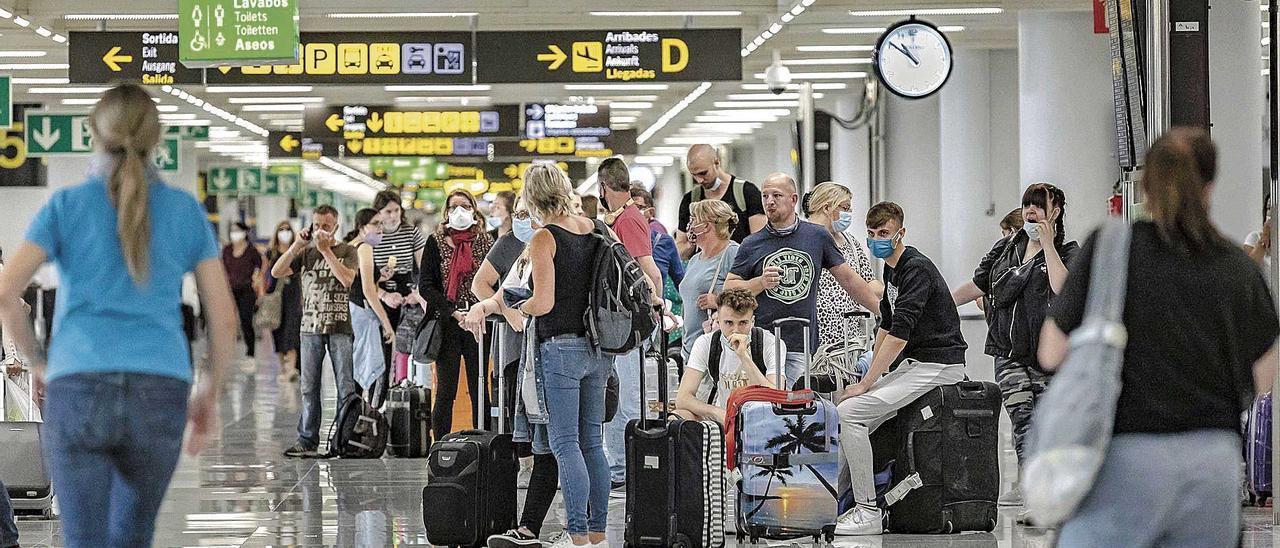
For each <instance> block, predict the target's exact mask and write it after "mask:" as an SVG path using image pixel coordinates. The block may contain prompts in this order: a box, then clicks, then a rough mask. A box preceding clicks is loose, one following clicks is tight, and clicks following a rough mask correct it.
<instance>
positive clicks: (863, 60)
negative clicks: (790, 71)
mask: <svg viewBox="0 0 1280 548" xmlns="http://www.w3.org/2000/svg"><path fill="white" fill-rule="evenodd" d="M782 64H784V65H792V66H808V65H869V64H871V58H870V57H842V58H832V59H783V60H782Z"/></svg>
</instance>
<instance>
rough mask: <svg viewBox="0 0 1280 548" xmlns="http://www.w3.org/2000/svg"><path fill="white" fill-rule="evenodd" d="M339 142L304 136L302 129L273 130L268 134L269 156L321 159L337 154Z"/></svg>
mask: <svg viewBox="0 0 1280 548" xmlns="http://www.w3.org/2000/svg"><path fill="white" fill-rule="evenodd" d="M337 155H338V146H337V142H336V141H335V142H328V143H325V142H318V141H313V140H312V139H311V138H309V137H303V136H302V132H300V131H272V132H270V133H269V134H268V135H267V157H268V158H301V159H303V160H319V159H320V157H321V156H337Z"/></svg>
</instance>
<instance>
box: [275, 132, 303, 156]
mask: <svg viewBox="0 0 1280 548" xmlns="http://www.w3.org/2000/svg"><path fill="white" fill-rule="evenodd" d="M300 144H302V143H300V142H298V140H297V139H295V138H294V137H293V135H290V134H287V133H286V134H285V136H284V138H282V139H280V149H281V150H283V151H285V152H293V149H295V148H298V145H300Z"/></svg>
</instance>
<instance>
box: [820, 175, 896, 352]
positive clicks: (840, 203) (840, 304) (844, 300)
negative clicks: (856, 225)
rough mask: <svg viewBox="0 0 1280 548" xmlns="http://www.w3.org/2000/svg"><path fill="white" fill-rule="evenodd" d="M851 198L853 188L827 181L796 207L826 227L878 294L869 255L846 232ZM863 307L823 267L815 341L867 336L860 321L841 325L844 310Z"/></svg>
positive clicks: (881, 289)
mask: <svg viewBox="0 0 1280 548" xmlns="http://www.w3.org/2000/svg"><path fill="white" fill-rule="evenodd" d="M852 201H853V192H850V191H849V189H848V188H847V187H845V186H844V185H841V184H837V183H833V182H830V181H828V182H825V183H822V184H820V185H818V186H816V187H814V189H813V191H811V192H809V194H808V195H806V196H805V199H804V200H802V201H801V204H800V206H801V207H800V208H801V209H802V210H804V212H805V216H806V217H808V219H809V222H811V223H814V224H817V225H821V226H823V227H825V228H826V229H827V232H828V233H829V234H831V237H832V238H834V239H835V241H836V247H837V248H839V249H840V253H841V254H842V255H844V260H845V261H847V262H848V263H849V266H852V267H853V270H854V272H857V273H858V276H861V277H862V279H863V280H866V281H867V283H868V284H870V285H871V289H872V291H875V293H876V295H882V294H884V283H882V282H881V281H880V280H877V279H876V274H875V270H874V269H873V268H872V266H871V257H869V256H868V254H867V251H866V250H865V249H863V247H862V245H860V244H859V242H858V240H857V239H856V238H850V237H849V235H848V234H847V233H846V231H847V230H849V227H850V226H852V225H853V207H852ZM866 310H867V309H866V308H864V307H862V306H861V305H859V304H858V303H855V302H853V299H850V298H849V294H848V293H846V292H845V290H844V288H843V287H841V286H840V282H837V281H836V278H835V276H832V275H831V272H828V271H826V270H823V271H822V276H821V278H819V280H818V344H819V345H828V344H836V343H843V342H845V341H846V340H847V338H848V337H853V340H855V341H864V340H868V337H869V334H868V333H866V329H865V328H864V326H863V325H862V322H852V323H851V324H849V325H848V328H847V330H846V328H844V327H841V325H842V324H845V323H846V322H848V320H847V319H845V316H844V315H845V314H846V313H848V312H854V311H862V312H865V311H866Z"/></svg>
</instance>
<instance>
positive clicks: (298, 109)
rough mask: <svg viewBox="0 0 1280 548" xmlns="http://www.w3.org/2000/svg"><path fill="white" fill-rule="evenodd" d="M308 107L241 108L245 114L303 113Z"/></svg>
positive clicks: (271, 106) (259, 106)
mask: <svg viewBox="0 0 1280 548" xmlns="http://www.w3.org/2000/svg"><path fill="white" fill-rule="evenodd" d="M306 109H307V107H304V106H302V105H245V106H243V107H240V110H241V111H243V112H302V111H304V110H306Z"/></svg>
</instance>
